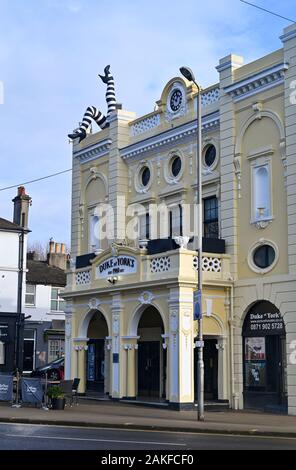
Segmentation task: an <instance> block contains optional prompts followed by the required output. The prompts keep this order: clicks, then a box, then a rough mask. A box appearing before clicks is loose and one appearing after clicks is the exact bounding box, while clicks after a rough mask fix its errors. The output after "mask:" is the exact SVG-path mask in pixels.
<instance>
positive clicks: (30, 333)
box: [23, 329, 35, 372]
mask: <svg viewBox="0 0 296 470" xmlns="http://www.w3.org/2000/svg"><path fill="white" fill-rule="evenodd" d="M34 368H35V331H34V330H29V329H28V330H27V329H25V330H24V353H23V371H24V372H32V370H33V369H34Z"/></svg>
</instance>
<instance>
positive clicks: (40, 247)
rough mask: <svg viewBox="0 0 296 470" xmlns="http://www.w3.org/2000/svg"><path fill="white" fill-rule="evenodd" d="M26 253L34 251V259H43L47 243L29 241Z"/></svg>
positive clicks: (45, 255) (45, 254) (44, 258)
mask: <svg viewBox="0 0 296 470" xmlns="http://www.w3.org/2000/svg"><path fill="white" fill-rule="evenodd" d="M27 251H28V253H29V252H34V253H35V256H36V259H38V260H41V261H45V260H46V258H47V251H48V244H47V243H45V242H38V241H35V242H31V243H30V242H29V243H28V249H27Z"/></svg>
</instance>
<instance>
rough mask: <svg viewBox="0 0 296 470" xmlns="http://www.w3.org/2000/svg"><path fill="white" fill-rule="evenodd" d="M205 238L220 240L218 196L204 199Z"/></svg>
mask: <svg viewBox="0 0 296 470" xmlns="http://www.w3.org/2000/svg"><path fill="white" fill-rule="evenodd" d="M204 237H205V238H219V217H218V199H217V198H216V196H213V197H208V198H206V199H204Z"/></svg>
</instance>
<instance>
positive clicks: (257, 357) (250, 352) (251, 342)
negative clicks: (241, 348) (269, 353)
mask: <svg viewBox="0 0 296 470" xmlns="http://www.w3.org/2000/svg"><path fill="white" fill-rule="evenodd" d="M265 359H266V354H265V338H262V337H258V338H257V337H256V338H246V339H245V360H246V361H265Z"/></svg>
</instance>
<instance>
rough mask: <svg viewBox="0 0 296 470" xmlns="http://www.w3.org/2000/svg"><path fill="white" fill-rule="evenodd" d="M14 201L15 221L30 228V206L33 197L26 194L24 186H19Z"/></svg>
mask: <svg viewBox="0 0 296 470" xmlns="http://www.w3.org/2000/svg"><path fill="white" fill-rule="evenodd" d="M12 202H13V204H14V210H13V222H14V223H15V224H17V225H20V226H21V227H23V228H25V229H28V222H29V207H30V205H31V203H32V199H31V198H30V196H28V195H27V194H26V190H25V188H24V186H20V187H19V188H18V190H17V195H16V197H15V198H14V199H13V200H12Z"/></svg>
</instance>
